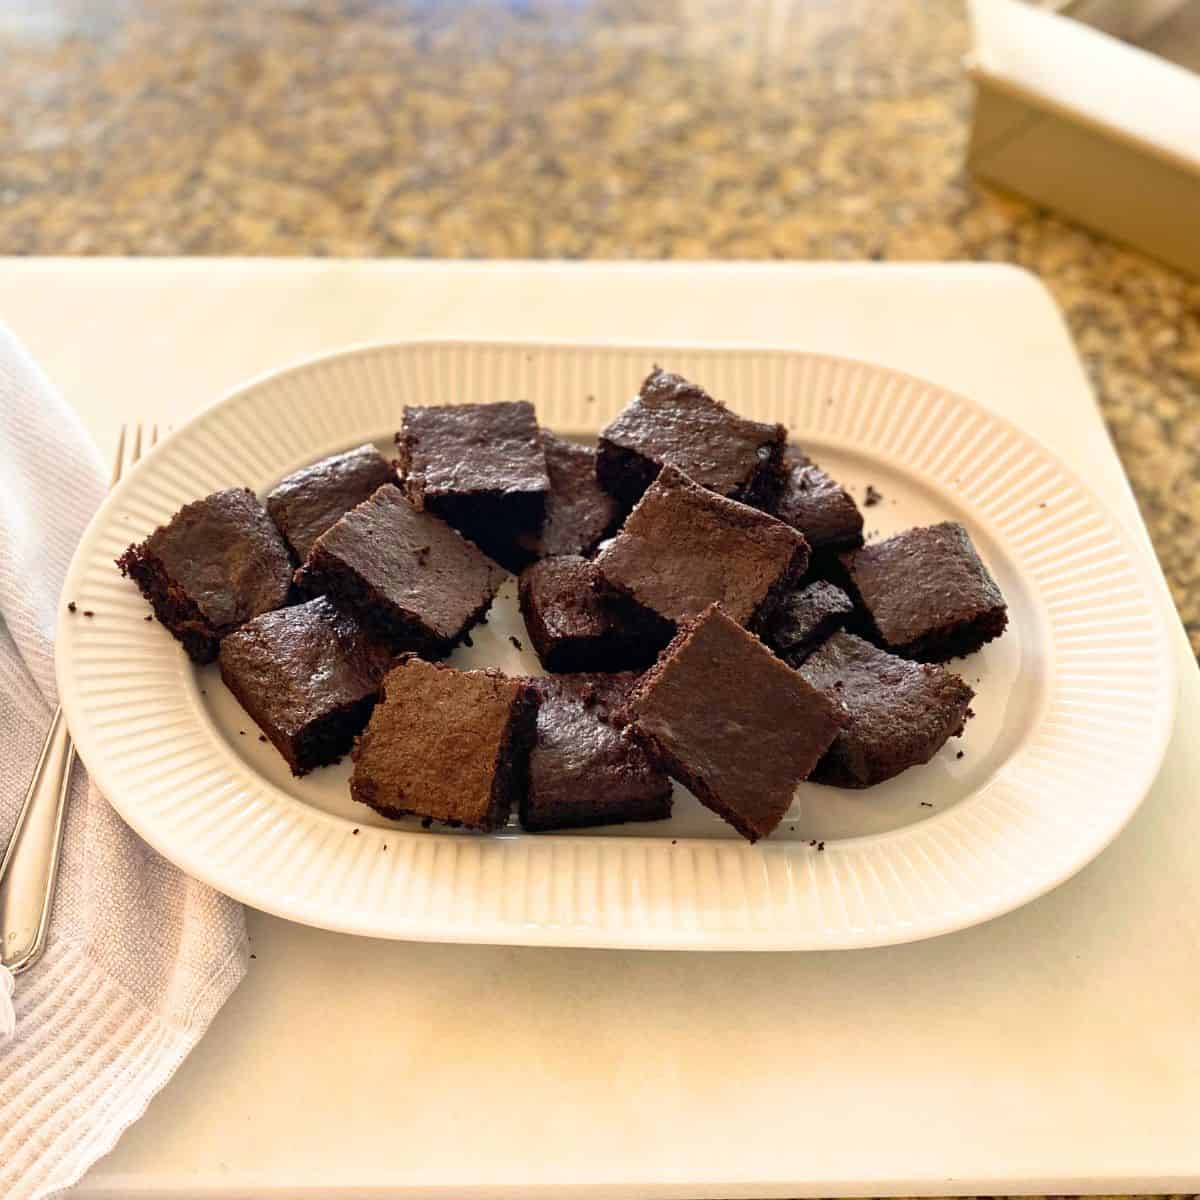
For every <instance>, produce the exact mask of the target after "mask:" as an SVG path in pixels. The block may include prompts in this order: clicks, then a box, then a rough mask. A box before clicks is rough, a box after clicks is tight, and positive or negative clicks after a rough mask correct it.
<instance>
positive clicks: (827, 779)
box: [808, 675, 975, 791]
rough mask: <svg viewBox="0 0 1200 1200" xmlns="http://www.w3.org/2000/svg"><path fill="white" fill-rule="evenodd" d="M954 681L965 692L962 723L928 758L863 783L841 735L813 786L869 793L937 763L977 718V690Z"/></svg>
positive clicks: (821, 764)
mask: <svg viewBox="0 0 1200 1200" xmlns="http://www.w3.org/2000/svg"><path fill="white" fill-rule="evenodd" d="M952 678H953V679H955V680H957V682H958V684H959V685H960V689H961V692H960V703H961V705H962V716H961V719H960V720H959V722H958V727H957V728H956V729H951V730H950V731H949V732H948V733H947V734H946V736H945V737H943V738H942V739H941V740H940V741H938V742H937V743H936V745H931V746H930V749H929V753H928V754H926V755H925V757H924V758H921V759H919V760H916V761H913V762H906V763H905V764H904V765H903V766H900V767H898V768H896V769H894V770H891V771H889V772H888V773H887V774H885V775H881V776H879V777H877V778H872V779H863V778H862V776H861V775H859V774H858V773H857V772H856V771H855V770H854V766H853V764H852V763H851V762H850V761H849V757H848V755H847V754H846V753H845V743H844V742H843V741H842V738H841V735H840V734H839V735H838V737H835V738H834V739H833V745H832V746H830V747H829V749H828V750H827V751H826V752H825V753H824V754H823V755H822V756H821V758H820V760H819V761H818V763H817V765H816V766H815V767H814V768H813V770H812V774H811V775H809V777H808V778H809V780H810V782H812V783H823V784H826V785H827V786H829V787H838V788H846V789H849V790H853V791H865V790H866V789H867V788H872V787H878V786H879V784H881V783H887V782H888V780H890V779H895V778H896V777H897V776H898V775H903V774H904V772H905V771H907V770H909V769H910V768H912V767H919V766H924V765H925V764H926V763H928V762H929V761H930V760H931V759H933V757H934V756H935V755H936V754H937V753H938V752H939V751H940V750H941V749H942V747H943V746H945V744H946V743H947V742H948V741H949V740H950V739H951V738H952V737H962V735H963V733H964V731H965V730H966V727H967V722H968V721H969V720H971V718H972V717H974V716H975V713H974V711H973V710H972V708H971V701H972V700H973V699H974V698H975V691H974V689H973V688H972V687H971V686H970V685H969V684H968V683H967V682H966V681H965V680H963V679H962V678H960V677H959V676H957V675H953V676H952Z"/></svg>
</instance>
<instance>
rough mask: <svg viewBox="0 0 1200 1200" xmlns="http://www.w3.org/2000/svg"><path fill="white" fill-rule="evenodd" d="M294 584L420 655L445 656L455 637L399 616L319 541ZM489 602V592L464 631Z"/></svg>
mask: <svg viewBox="0 0 1200 1200" xmlns="http://www.w3.org/2000/svg"><path fill="white" fill-rule="evenodd" d="M295 584H296V587H297V588H298V589H299V590H300V592H301V593H302V594H304V595H305V596H327V597H328V598H329V599H330V600H331V601H333V603H334V604H336V605H338V606H339V607H341V608H343V609H345V610H346V611H347V612H350V613H353V614H354V615H355V616H357V617H358V618H359V619H360V620H361V621H362V622H363V624H364V625H366V626H367V627H368V628H369V629H370V630H371V631H372V632H374V633H375V634H376V635H378V636H379V637H381V638H383V639H384V640H385V641H388V642H390V643H391V644H392V645H393V646H395V647H396V648H397V649H398V650H399V649H405V650H414V649H415V650H416V651H417V652H418V653H419V654H420V655H421V657H422V658H430V659H436V658H445V657H446V655H447V654H449V653H450V651H451V650H452V649H453V648H454V646H455V644H456V642H457V640H458V639H448V638H439V637H438V636H437V635H436V634H435V633H433V632H432V631H431V630H429V629H427V628H425V626H423V625H421V624H420V622H418V621H416V620H413V619H411V618H405V617H401V616H399V615H398V614H397V612H396V611H395V607H394V606H393V605H392V604H390V603H388V601H386V600H385V599H384V598H383V597H382V596H380V595H379V593H378V592H377V591H376V590H375V589H374V588H373V587H371V586H370V585H369V584H366V583H365V582H364V581H363V580H362V579H361V578H360V577H359V576H358V575H357V574H356V573H355V572H353V571H351V570H349V569H347V568H345V567H344V566H343V564H342V563H341V562H340V561H339V560H338V559H337V558H336V557H335V556H333V555H332V554H330V553H329V552H328V551H327V550H326V549H325V548H324V547H323V546H321V545H320V544H319V543H318V544H317V545H316V546H314V547H313V549H312V551H311V552H310V553H309V556H308V558H307V559H305V561H304V565H303V566H302V567H300V568H299V569H298V570H297V571H296V574H295ZM491 602H492V597H491V596H490V595H489V596H487V597H486V599H485V601H484V603H483V605H482V606H481V607H480V608H479V609H478V610H477V611H476V612H475V613H474V614H473V615H472V618H471V620H470V621H468V623H467V624H466V626H464V628H463V633H466V631H467V630H468V629H470V628H471V626H472V625H474V624H475V622H476V621H477V620H478V619H479V615H480V614H481V613H482V612H483V611H484V610H485V609H486V608H487V606H488V605H489V604H491ZM460 636H461V635H460Z"/></svg>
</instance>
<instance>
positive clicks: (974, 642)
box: [876, 606, 1008, 662]
mask: <svg viewBox="0 0 1200 1200" xmlns="http://www.w3.org/2000/svg"><path fill="white" fill-rule="evenodd" d="M1007 628H1008V608H1007V606H1004V607H996V608H991V609H988V610H987V611H986V612H981V613H979V614H978V615H977V616H975V617H972V618H971V620H970V621H966V622H963V621H959V622H956V623H954V624H951V625H943V626H940V627H938V628H937V629H931V630H930V631H929V632H928V633H926V634H922V636H921V637H919V638H914V639H913V640H912V641H911V642H907V643H905V644H904V645H903V646H886V643H885V646H886V648H887V649H888V650H890V651H891V652H892V653H893V654H896V655H898V656H899V657H900V658H911V659H913V660H914V661H916V662H948V661H949V660H950V659H952V658H966V657H967V655H969V654H974V653H975V651H976V650H980V649H982V648H983V647H984V646H986V645H987V643H988V642H993V641H995V640H996V638H998V637H999V636H1000V635H1001V634H1002V633H1003V632H1004V631H1005V630H1006V629H1007ZM876 632H878V631H876Z"/></svg>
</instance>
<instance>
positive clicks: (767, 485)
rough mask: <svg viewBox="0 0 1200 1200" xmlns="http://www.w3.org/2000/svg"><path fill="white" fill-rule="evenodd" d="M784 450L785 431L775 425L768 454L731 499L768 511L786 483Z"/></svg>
mask: <svg viewBox="0 0 1200 1200" xmlns="http://www.w3.org/2000/svg"><path fill="white" fill-rule="evenodd" d="M786 449H787V430H786V429H785V428H784V427H783V426H782V425H776V426H775V437H774V439H773V440H772V441H771V443H770V450H769V452H768V453H767V455H766V457H765V458H763V459H761V461H760V463H759V466H758V467H757V468H756V469H755V470H754V472H753V473H752V474H751V476H750V478H749V479H748V480H746V482H745V484H743V485H742V487H740V488H738V489H737V491H736V492H734V494H733V499H734V500H740V501H741V502H742V503H743V504H749V505H750V506H751V508H761V509H764V510H769V508H770V506H771V505H772V504H774V503H775V501H776V500H777V499H778V498H779V495H780V493H781V492H782V491H783V489H784V486H785V485H786V483H787V478H788V467H787V461H786V458H785V451H786Z"/></svg>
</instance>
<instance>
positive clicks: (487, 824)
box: [350, 658, 538, 830]
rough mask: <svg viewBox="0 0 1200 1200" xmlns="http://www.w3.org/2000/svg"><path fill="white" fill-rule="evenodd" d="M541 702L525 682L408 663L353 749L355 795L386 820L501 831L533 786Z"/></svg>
mask: <svg viewBox="0 0 1200 1200" xmlns="http://www.w3.org/2000/svg"><path fill="white" fill-rule="evenodd" d="M537 699H538V695H537V690H536V689H535V688H534V687H533V686H532V685H531V682H530V681H529V680H527V679H513V678H510V677H509V676H507V675H502V674H501V673H500V672H499V671H490V670H489V671H456V670H454V669H453V668H452V667H447V666H442V665H434V664H431V663H427V662H424V661H422V660H421V659H419V658H408V659H405V660H403V661H402V662H401V663H399V665H397V666H395V667H393V668H392V670H391V671H389V672H388V674H387V675H386V676H385V677H384V680H383V696H382V698H381V699H380V701H379V703H378V704H377V705H376V706H375V711H374V712H373V713H372V714H371V720H370V722H369V723H368V725H367V728H366V731H365V732H364V733H363V735H362V736H361V737H360V738H359V739H358V741H357V742H356V743H355V746H354V755H353V757H354V772H353V774H352V776H351V778H350V794H351V795H352V796H353V797H354V799H355V800H359V801H361V802H362V803H363V804H368V805H370V806H371V808H373V809H375V810H376V811H377V812H381V813H383V814H384V815H385V816H388V817H400V816H404V815H406V814H409V813H411V814H415V815H416V816H420V817H428V818H430V819H432V820H435V821H441V822H443V823H444V824H446V825H465V826H466V827H467V828H468V829H483V830H491V829H496V828H498V827H499V826H501V825H503V824H504V822H505V821H506V820H507V819H508V814H509V810H510V809H511V807H512V805H513V802H514V800H516V799H518V798H519V797H520V796H522V795H523V794H524V792H525V788H526V786H527V777H528V767H529V751H530V748H531V747H532V744H533V739H534V735H535V728H536V720H537Z"/></svg>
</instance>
